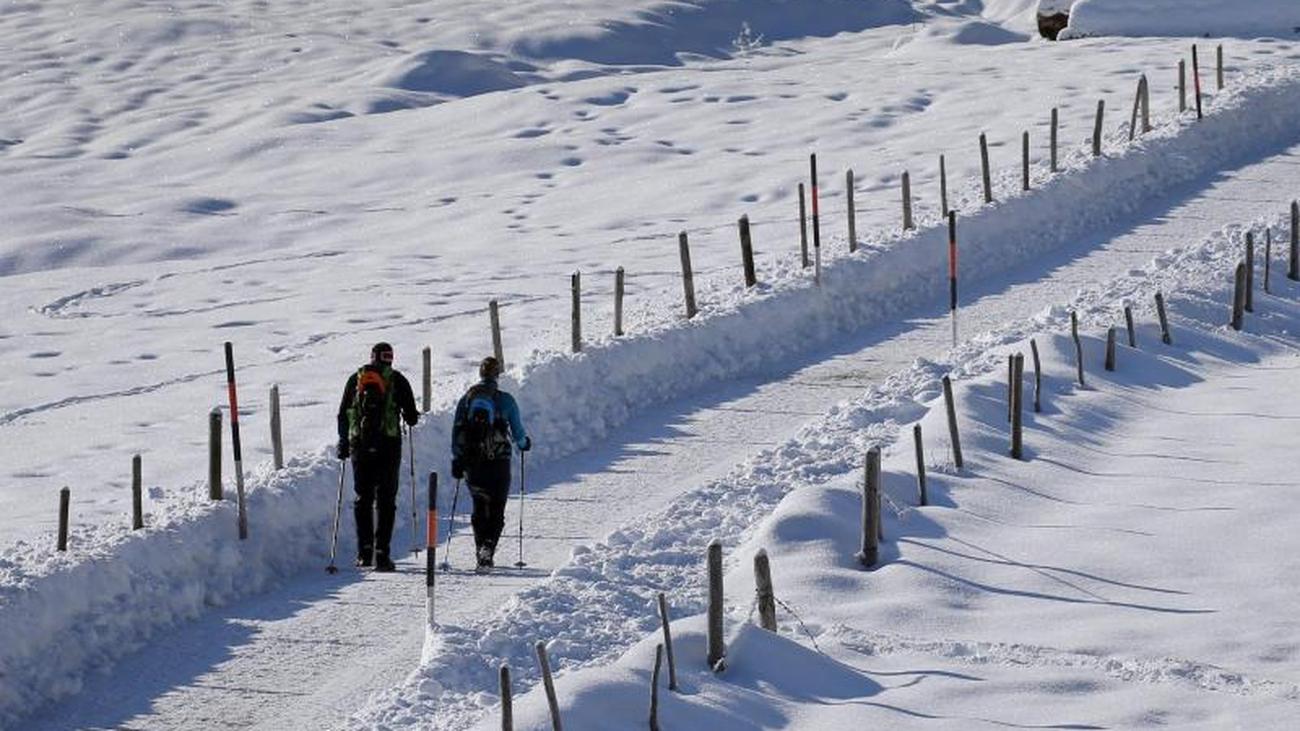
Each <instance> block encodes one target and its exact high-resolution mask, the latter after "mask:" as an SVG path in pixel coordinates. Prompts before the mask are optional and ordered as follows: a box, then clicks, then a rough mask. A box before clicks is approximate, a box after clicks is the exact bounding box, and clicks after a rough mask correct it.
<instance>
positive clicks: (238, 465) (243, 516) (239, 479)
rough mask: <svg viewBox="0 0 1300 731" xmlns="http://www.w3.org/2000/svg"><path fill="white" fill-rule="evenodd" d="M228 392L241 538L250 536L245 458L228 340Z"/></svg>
mask: <svg viewBox="0 0 1300 731" xmlns="http://www.w3.org/2000/svg"><path fill="white" fill-rule="evenodd" d="M226 392H227V394H228V395H229V397H230V439H231V441H232V442H233V446H234V454H235V491H236V493H237V494H238V496H239V540H241V541H242V540H246V539H247V538H248V512H247V509H246V508H245V505H244V460H243V457H242V456H241V452H240V448H239V398H238V395H237V394H236V389H235V350H234V346H233V345H231V344H230V341H226Z"/></svg>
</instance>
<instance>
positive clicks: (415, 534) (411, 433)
mask: <svg viewBox="0 0 1300 731" xmlns="http://www.w3.org/2000/svg"><path fill="white" fill-rule="evenodd" d="M406 445H407V448H408V451H409V452H410V460H409V463H410V466H411V553H414V554H416V555H419V553H420V515H419V513H417V512H415V430H413V429H412V428H411V427H410V426H407V427H406Z"/></svg>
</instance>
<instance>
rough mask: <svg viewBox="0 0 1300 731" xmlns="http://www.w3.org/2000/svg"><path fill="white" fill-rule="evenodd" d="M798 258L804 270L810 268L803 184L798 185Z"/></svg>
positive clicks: (806, 208)
mask: <svg viewBox="0 0 1300 731" xmlns="http://www.w3.org/2000/svg"><path fill="white" fill-rule="evenodd" d="M799 257H800V261H801V262H802V264H803V268H804V269H807V268H808V267H810V266H812V262H811V261H810V260H809V259H808V204H807V203H806V202H805V200H804V192H803V183H800V184H799Z"/></svg>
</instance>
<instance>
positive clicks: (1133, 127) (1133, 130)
mask: <svg viewBox="0 0 1300 731" xmlns="http://www.w3.org/2000/svg"><path fill="white" fill-rule="evenodd" d="M1146 88H1147V76H1146V74H1142V76H1141V77H1140V78H1139V79H1138V87H1137V93H1136V94H1135V95H1134V96H1133V115H1132V116H1131V117H1130V118H1129V123H1128V141H1129V142H1132V141H1133V138H1134V137H1135V136H1137V131H1138V110H1142V131H1143V132H1149V131H1150V124H1149V122H1150V116H1149V114H1148V113H1147V111H1146V109H1145V107H1143V105H1142V99H1143V94H1145V93H1146Z"/></svg>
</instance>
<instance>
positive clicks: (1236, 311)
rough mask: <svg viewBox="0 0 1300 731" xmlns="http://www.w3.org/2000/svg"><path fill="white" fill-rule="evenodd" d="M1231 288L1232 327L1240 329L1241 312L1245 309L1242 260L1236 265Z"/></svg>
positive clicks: (1244, 271) (1244, 283)
mask: <svg viewBox="0 0 1300 731" xmlns="http://www.w3.org/2000/svg"><path fill="white" fill-rule="evenodd" d="M1232 281H1233V290H1232V329H1233V330H1240V329H1241V325H1242V313H1243V311H1244V310H1245V309H1246V263H1245V262H1242V263H1240V264H1238V265H1237V271H1236V272H1235V274H1234V276H1233V280H1232Z"/></svg>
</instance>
